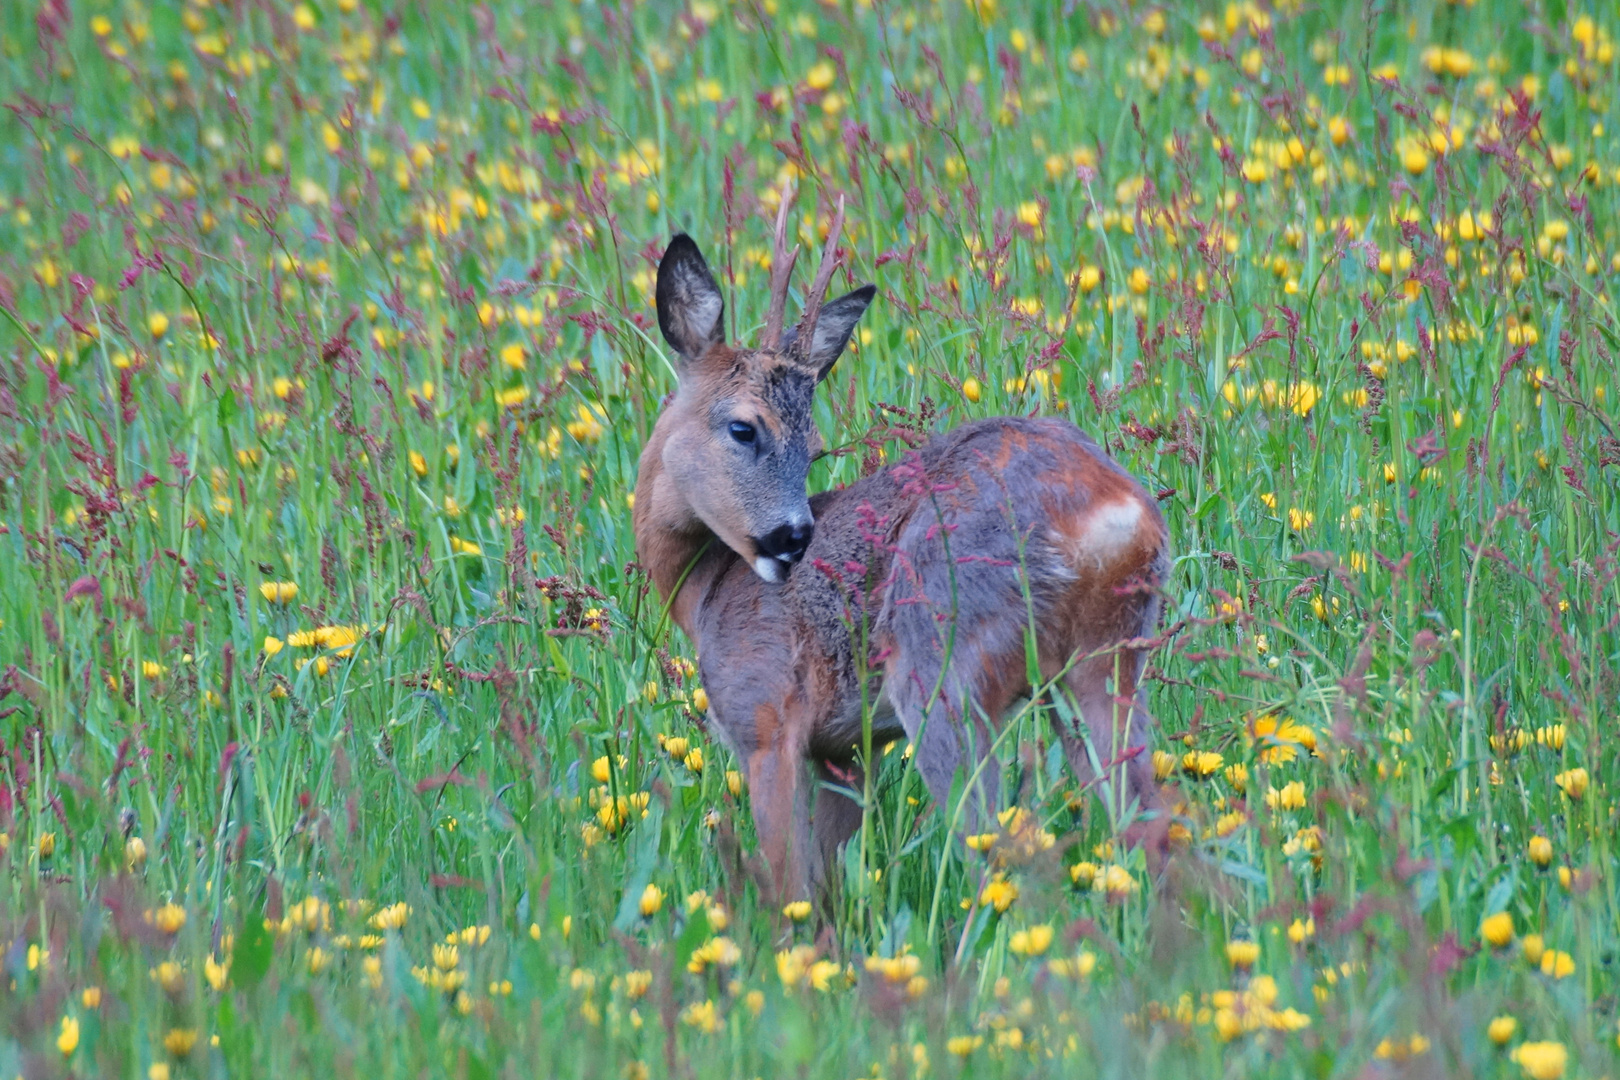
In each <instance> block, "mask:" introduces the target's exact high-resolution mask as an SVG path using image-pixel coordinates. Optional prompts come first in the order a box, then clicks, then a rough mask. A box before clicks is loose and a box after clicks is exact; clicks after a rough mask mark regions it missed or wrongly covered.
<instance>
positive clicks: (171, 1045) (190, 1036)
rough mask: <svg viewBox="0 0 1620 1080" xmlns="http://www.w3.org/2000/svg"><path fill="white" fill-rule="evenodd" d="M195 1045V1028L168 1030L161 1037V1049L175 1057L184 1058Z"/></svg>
mask: <svg viewBox="0 0 1620 1080" xmlns="http://www.w3.org/2000/svg"><path fill="white" fill-rule="evenodd" d="M196 1045H197V1029H196V1028H170V1029H169V1032H168V1034H167V1035H164V1036H163V1049H165V1050H167V1051H168V1052H169V1053H171V1054H173V1055H174V1056H175V1057H177V1058H178V1057H185V1056H186V1055H187V1054H189V1053H191V1048H192V1047H193V1046H196Z"/></svg>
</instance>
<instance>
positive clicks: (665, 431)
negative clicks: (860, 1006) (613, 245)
mask: <svg viewBox="0 0 1620 1080" xmlns="http://www.w3.org/2000/svg"><path fill="white" fill-rule="evenodd" d="M788 203H789V196H788V195H786V194H784V197H783V200H782V206H781V210H780V212H779V214H778V217H777V224H776V242H775V256H774V260H773V263H772V268H771V298H770V308H769V312H768V314H767V317H766V321H765V327H764V332H763V334H762V335H761V338H760V342H759V345H758V347H757V348H753V349H746V348H734V347H732V346H731V345H728V344H727V343H726V342H725V340H724V334H723V330H722V324H723V321H724V301H723V298H722V296H721V293H720V290H719V288H718V286H717V285H716V284H715V280H714V276H713V275H712V274H711V273H710V271H709V268H708V264H707V263H706V262H705V261H704V258H703V255H702V254H701V253H700V252H699V250H698V248H697V245H696V244H695V243H693V242H692V240H691V238H690V237H688V236H687V235H685V234H684V233H682V234H678V235H676V236H675V237H674V238H673V239H672V240H671V241H670V243H669V247H668V248H667V249H666V250H665V252H664V256H663V259H662V261H661V262H660V263H659V267H658V284H657V305H658V324H659V327H660V328H661V329H662V330H663V333H664V338H665V340H667V341H668V342H669V344H670V345H671V346H672V347H673V348H674V349H675V351H676V352H677V353H678V354H679V357H680V360H679V366H678V374H679V386H678V389H677V390H676V392H675V395H674V397H673V399H672V400H670V402H669V403H668V405H667V407H666V408H665V409H664V411H663V413H662V414H661V415H660V416H659V418H658V421H657V423H656V424H655V425H654V427H653V431H652V435H651V437H650V438H649V439H648V441H647V445H646V446H645V447H644V448H643V450H642V453H641V462H640V475H639V477H638V480H637V483H636V494H635V504H634V506H635V509H634V520H635V535H636V551H637V555H638V558H639V559H640V561H641V563H642V565H643V566H644V567H645V568H646V570H647V571H648V572H649V574H650V575H651V577H652V580H653V582H654V584H655V585H656V586H657V588H658V591H659V593H660V594H661V596H662V597H663V599H664V602H665V604H666V605H667V606H668V609H669V612H670V614H671V616H672V617H673V618H674V620H675V622H676V624H677V625H679V626H680V627H681V629H682V630H684V631H685V632H686V635H687V637H688V638H690V639H691V641H692V643H693V644H694V645H695V646H696V648H697V652H698V662H699V667H700V671H701V673H702V678H703V685H704V687H705V689H706V690H707V693H708V697H709V725H710V727H711V730H713V731H714V732H715V733H716V734H717V735H718V736H719V737H720V738H721V740H722V741H724V742H725V743H726V744H727V745H728V746H729V747H730V748H731V750H732V751H733V752H734V753H735V754H736V755H737V757H738V759H739V760H740V761H741V762H742V763H743V766H744V768H745V769H746V770H747V777H748V786H749V796H750V798H751V800H752V808H753V813H754V821H755V825H756V827H757V830H758V835H759V845H760V849H761V852H762V854H763V856H764V858H765V861H766V862H767V864H768V866H769V871H770V881H769V883H768V885H769V887H770V888H771V889H773V890H774V892H775V894H776V897H777V898H778V899H796V898H801V897H808V896H809V889H810V887H811V885H812V883H818V882H822V881H823V879H825V878H826V876H827V872H828V868H829V867H831V866H835V865H836V863H835V862H834V859H835V858H836V856H837V851H838V847H839V845H840V844H842V843H844V842H845V841H846V840H848V839H849V838H850V836H851V835H852V834H853V833H854V831H855V829H856V828H858V827H859V824H860V818H861V808H860V806H859V805H858V804H856V803H855V802H854V801H853V800H851V799H850V798H849V797H848V796H847V795H845V794H844V793H843V792H841V791H839V790H835V789H834V784H833V780H834V779H835V778H838V777H839V774H840V773H842V774H843V777H844V778H847V777H848V776H849V775H850V774H851V773H854V774H855V775H856V776H858V775H859V773H858V772H857V771H856V770H857V769H858V763H857V762H856V761H855V756H856V751H857V748H858V746H857V744H858V743H860V741H861V739H862V714H863V690H864V692H865V693H864V696H865V697H866V699H867V700H868V701H870V702H871V703H872V705H873V713H874V715H873V718H872V720H871V724H872V730H873V739H874V745H882V744H885V743H887V742H889V741H892V740H894V739H897V738H899V737H901V736H902V735H904V736H905V737H907V738H909V739H911V740H912V741H913V745H914V751H915V759H916V766H917V768H918V770H919V771H920V772H921V774H922V777H923V780H924V781H925V783H926V784H927V787H928V789H929V791H930V793H931V794H932V795H933V797H934V799H935V800H936V802H938V803H939V804H940V806H941V807H942V809H944V810H945V811H946V812H947V813H949V807H948V797H949V793H950V790H951V785H952V777H953V774H954V773H955V771H956V769H957V767H958V766H959V765H960V764H962V759H963V754H964V749H965V748H968V747H971V749H972V751H973V753H974V754H975V756H976V758H978V759H980V760H982V758H983V755H984V754H986V753H987V751H988V748H989V747H990V745H991V743H992V741H993V733H994V727H995V726H999V722H1000V718H1001V717H1002V715H1003V714H1004V713H1005V712H1006V711H1007V710H1008V708H1009V707H1010V706H1011V705H1012V704H1013V703H1014V702H1015V701H1017V700H1018V699H1019V698H1021V697H1024V696H1027V695H1029V694H1031V692H1032V687H1031V683H1030V665H1029V663H1028V653H1027V651H1026V640H1027V635H1028V633H1029V632H1030V631H1032V630H1033V633H1034V639H1035V643H1036V648H1035V652H1036V654H1037V655H1038V659H1039V667H1040V674H1041V678H1042V680H1044V681H1046V682H1052V681H1056V682H1060V683H1061V684H1062V685H1063V686H1064V688H1065V689H1066V691H1067V693H1068V694H1069V695H1070V696H1071V697H1072V700H1073V702H1074V704H1075V705H1077V706H1078V710H1079V712H1078V715H1079V716H1080V717H1082V718H1083V720H1084V725H1083V726H1084V730H1082V725H1081V724H1080V723H1079V722H1065V721H1063V720H1059V721H1058V722H1057V726H1058V735H1059V737H1060V738H1061V740H1062V743H1063V747H1064V750H1065V752H1066V754H1067V757H1068V760H1069V762H1070V765H1071V767H1072V768H1073V769H1074V771H1075V772H1076V773H1077V774H1078V775H1079V777H1080V778H1081V779H1082V780H1085V781H1090V780H1093V779H1097V766H1098V765H1100V766H1101V768H1102V772H1103V774H1104V776H1103V779H1106V780H1107V781H1108V783H1110V784H1111V785H1112V788H1111V789H1109V788H1105V789H1104V790H1112V791H1114V792H1115V793H1116V801H1117V804H1118V806H1119V807H1120V808H1123V806H1124V805H1125V797H1124V794H1123V793H1124V791H1125V790H1127V789H1128V791H1129V792H1130V794H1131V795H1132V796H1134V797H1135V798H1136V799H1137V800H1139V804H1140V806H1141V807H1142V808H1143V809H1147V810H1155V811H1159V812H1160V813H1159V814H1158V817H1159V818H1160V819H1161V823H1160V824H1159V825H1158V826H1157V827H1156V831H1158V832H1160V833H1162V829H1163V823H1162V819H1163V809H1164V803H1163V800H1162V798H1161V796H1160V794H1159V791H1158V788H1157V785H1156V784H1155V782H1154V776H1153V767H1152V764H1151V762H1150V760H1149V758H1148V756H1147V755H1146V754H1145V753H1144V752H1143V751H1144V747H1145V740H1144V732H1143V728H1144V726H1145V722H1146V714H1145V712H1144V711H1143V707H1142V704H1141V702H1140V701H1139V699H1138V695H1137V680H1138V677H1139V675H1140V673H1141V668H1142V664H1143V660H1144V652H1143V646H1144V644H1145V643H1144V642H1143V641H1141V640H1140V639H1142V638H1146V637H1148V636H1149V635H1151V634H1152V633H1154V630H1155V626H1156V623H1157V620H1158V614H1159V601H1158V590H1159V587H1160V586H1161V585H1162V583H1163V582H1164V580H1165V577H1166V574H1167V571H1168V565H1169V564H1168V557H1167V545H1168V537H1167V534H1166V530H1165V525H1164V520H1163V518H1162V517H1161V516H1160V514H1159V510H1158V507H1157V506H1156V504H1155V502H1154V500H1153V499H1152V498H1151V497H1150V496H1149V495H1148V494H1147V492H1145V491H1144V490H1143V489H1142V487H1141V485H1139V484H1138V483H1137V482H1136V481H1135V480H1134V479H1133V478H1132V477H1131V476H1130V475H1129V474H1128V473H1126V472H1125V471H1124V470H1123V469H1121V468H1120V467H1119V466H1118V465H1116V464H1115V463H1114V462H1113V461H1111V460H1110V459H1109V458H1108V457H1107V456H1106V455H1105V454H1104V452H1103V451H1102V450H1101V449H1100V448H1099V447H1098V446H1097V444H1096V443H1095V442H1093V441H1092V440H1091V439H1090V438H1088V437H1087V436H1085V435H1084V434H1082V433H1081V432H1080V430H1079V429H1078V428H1076V427H1075V426H1074V425H1073V424H1071V423H1069V422H1068V421H1066V420H1058V419H1044V418H1043V419H1036V418H1018V417H1001V418H996V419H990V420H980V421H976V422H972V423H968V424H964V425H962V426H961V427H959V428H957V429H956V430H954V431H951V432H949V433H948V434H944V435H940V436H938V437H936V438H934V439H933V440H932V441H931V442H929V443H928V444H927V445H925V446H924V447H922V448H921V450H920V451H918V452H916V453H915V454H912V455H908V457H907V459H906V460H904V461H902V462H900V463H898V464H895V465H891V466H889V467H888V468H885V469H883V470H882V471H880V472H877V473H875V474H874V475H871V476H868V477H866V478H864V479H862V480H859V481H857V482H855V483H853V484H850V485H849V486H847V487H843V488H839V489H837V490H834V491H823V492H820V493H818V494H816V495H813V496H807V495H806V490H805V484H806V480H807V474H808V471H809V468H810V462H811V459H812V458H813V457H815V456H816V455H817V454H818V453H819V451H820V449H821V439H820V435H819V434H818V432H817V430H816V428H815V425H814V421H813V419H812V416H811V405H812V396H813V394H814V393H815V388H816V384H817V383H819V382H820V381H821V380H822V379H824V378H825V377H826V376H827V373H828V372H829V371H830V370H831V369H832V366H833V364H834V363H835V362H836V361H837V360H838V358H839V356H840V355H841V354H842V353H843V352H844V349H845V347H846V346H847V345H848V343H849V337H850V333H851V332H852V331H853V329H854V327H855V323H856V321H857V320H859V319H860V317H861V315H862V313H863V312H865V310H866V308H867V305H868V304H870V303H871V302H872V298H873V296H874V295H875V293H876V291H877V290H876V287H875V286H872V285H866V286H863V287H861V288H859V289H856V290H855V291H854V292H851V293H848V294H846V295H844V296H842V297H839V298H838V299H836V300H833V301H832V302H830V303H827V304H825V305H823V303H822V298H823V297H824V296H825V294H826V290H827V286H828V284H829V282H830V281H831V278H832V274H833V270H834V267H835V265H836V263H837V261H838V255H837V251H838V234H839V231H840V228H841V227H842V224H843V207H842V204H840V206H839V208H838V213H837V216H836V217H835V218H834V221H833V225H832V229H831V231H830V233H829V234H828V237H827V242H826V248H825V250H824V252H823V254H822V261H821V266H820V268H819V269H818V271H817V273H816V277H815V281H814V284H813V285H812V286H811V288H810V291H809V292H808V293H807V294H806V296H805V301H804V314H803V317H802V318H801V319H800V321H799V323H798V326H797V327H796V328H792V329H789V330H788V331H787V332H786V333H783V329H782V314H783V309H784V308H785V306H786V299H787V288H788V278H789V275H790V274H791V272H792V268H793V263H794V261H795V259H796V257H797V254H798V249H797V247H795V248H794V249H793V251H792V252H788V251H787V250H786V245H785V243H784V229H785V224H786V216H787V208H788ZM862 619H864V620H865V628H866V630H865V634H864V638H865V641H866V643H867V646H868V647H869V649H870V656H871V663H870V668H871V676H870V677H871V683H870V685H869V686H867V687H865V688H863V687H862V686H861V685H860V684H859V683H860V679H859V676H858V674H857V663H856V659H857V658H856V656H855V651H856V650H857V649H858V648H861V647H862V646H861V641H862V636H861V635H858V634H856V633H855V631H856V630H858V629H859V626H860V620H862ZM1067 715H1070V716H1073V715H1075V714H1074V713H1073V711H1072V710H1071V711H1070V712H1069V713H1068V714H1067ZM970 738H971V742H969V739H970ZM1088 740H1089V745H1088ZM973 764H974V762H969V772H970V773H971V772H972V765H973ZM992 764H993V763H992ZM982 771H983V772H984V773H985V774H986V775H984V776H983V781H982V783H981V784H980V785H979V790H978V793H977V795H978V798H979V800H980V805H979V807H978V808H977V809H975V810H973V811H970V816H969V821H968V822H966V823H964V824H970V823H971V821H972V819H973V818H974V817H976V816H977V815H979V814H982V813H983V811H984V810H989V811H991V812H994V811H995V809H996V805H995V794H996V793H995V784H996V776H995V774H994V770H993V769H985V770H982ZM840 782H843V780H842V779H840ZM856 786H857V788H858V787H859V783H857V785H856ZM812 795H814V805H813V807H812V802H811V798H812ZM981 820H982V819H981Z"/></svg>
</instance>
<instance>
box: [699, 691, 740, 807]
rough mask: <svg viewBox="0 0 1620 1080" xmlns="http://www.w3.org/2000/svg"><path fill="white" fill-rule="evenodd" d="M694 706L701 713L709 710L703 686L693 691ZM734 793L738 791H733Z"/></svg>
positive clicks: (707, 697)
mask: <svg viewBox="0 0 1620 1080" xmlns="http://www.w3.org/2000/svg"><path fill="white" fill-rule="evenodd" d="M692 708H693V710H694V711H696V712H700V713H706V712H708V711H709V692H708V691H707V690H705V689H703V687H701V686H700V687H698V688H697V689H696V690H693V691H692ZM732 794H736V793H735V792H733V793H732Z"/></svg>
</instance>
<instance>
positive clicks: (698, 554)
mask: <svg viewBox="0 0 1620 1080" xmlns="http://www.w3.org/2000/svg"><path fill="white" fill-rule="evenodd" d="M666 415H667V414H666ZM668 438H669V431H668V429H667V428H666V426H665V417H664V416H660V417H659V419H658V423H656V424H655V425H653V430H652V435H651V436H650V437H649V438H648V440H647V445H646V446H644V447H643V448H642V450H641V466H640V473H639V475H638V476H637V478H636V505H635V510H634V513H633V515H632V518H633V522H634V527H635V534H636V558H637V559H639V560H640V561H641V565H642V566H643V567H645V568H646V570H647V573H648V574H649V575H650V576H651V577H652V580H653V584H654V585H655V586H656V587H657V589H658V595H659V596H660V597H661V598H662V599H663V601H664V603H665V604H666V605H668V607H669V613H670V617H671V618H672V619H674V620H675V625H677V626H679V627H680V628H681V629H682V630H683V631H685V632H686V636H687V637H688V638H690V639H691V640H692V642H693V643H694V644H700V643H699V642H698V640H697V637H696V635H695V633H694V623H695V621H696V615H697V610H698V607H699V606H700V605H701V603H702V598H703V595H704V593H706V592H707V591H708V588H709V585H710V584H711V583H712V581H713V580H714V576H715V574H716V573H718V572H719V570H720V568H721V567H722V566H723V565H724V563H725V555H726V554H727V553H728V552H729V551H730V549H729V548H727V547H726V546H725V544H724V543H723V542H722V541H721V540H720V538H719V537H718V536H716V535H715V534H714V533H713V532H712V531H711V530H710V529H709V527H708V526H707V525H705V524H703V522H702V520H700V519H699V518H698V516H697V514H696V513H694V512H693V510H692V506H691V504H690V503H688V502H687V501H686V499H685V497H684V496H682V495H681V493H680V492H679V491H678V490H676V487H675V482H674V481H673V480H672V479H671V478H670V477H669V475H668V473H667V472H666V471H665V469H664V444H665V442H666V441H668Z"/></svg>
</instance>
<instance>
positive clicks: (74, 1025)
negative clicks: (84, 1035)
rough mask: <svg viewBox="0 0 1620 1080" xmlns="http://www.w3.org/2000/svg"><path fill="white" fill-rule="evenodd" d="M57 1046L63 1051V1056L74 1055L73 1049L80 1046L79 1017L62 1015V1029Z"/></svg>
mask: <svg viewBox="0 0 1620 1080" xmlns="http://www.w3.org/2000/svg"><path fill="white" fill-rule="evenodd" d="M56 1048H57V1049H58V1050H60V1051H61V1052H62V1056H63V1057H72V1056H73V1051H75V1050H77V1049H78V1048H79V1018H78V1017H76V1016H64V1017H62V1031H61V1034H59V1035H57V1036H56Z"/></svg>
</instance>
